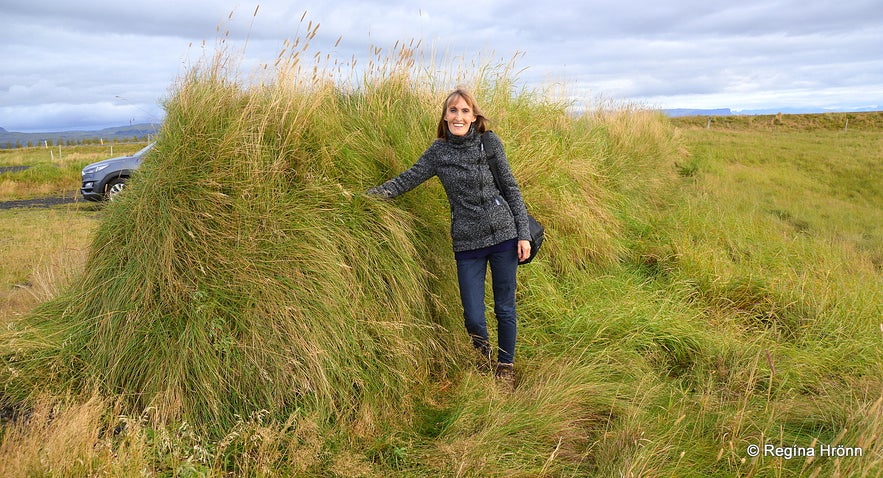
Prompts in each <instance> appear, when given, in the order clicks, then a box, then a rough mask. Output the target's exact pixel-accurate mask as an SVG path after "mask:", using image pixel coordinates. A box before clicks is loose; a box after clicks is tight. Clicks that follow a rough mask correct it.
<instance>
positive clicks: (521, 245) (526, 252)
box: [518, 241, 530, 262]
mask: <svg viewBox="0 0 883 478" xmlns="http://www.w3.org/2000/svg"><path fill="white" fill-rule="evenodd" d="M528 257H530V241H518V262H524V261H526V260H527V258H528Z"/></svg>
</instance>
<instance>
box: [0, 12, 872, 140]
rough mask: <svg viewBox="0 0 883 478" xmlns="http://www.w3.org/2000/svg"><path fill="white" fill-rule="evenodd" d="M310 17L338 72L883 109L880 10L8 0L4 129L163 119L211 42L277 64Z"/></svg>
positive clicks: (643, 101)
mask: <svg viewBox="0 0 883 478" xmlns="http://www.w3.org/2000/svg"><path fill="white" fill-rule="evenodd" d="M258 6H259V8H258V12H257V15H254V12H255V8H256V7H258ZM305 12H306V18H305V19H304V22H303V23H302V22H301V18H302V17H303V16H304V13H305ZM231 13H232V16H231ZM309 21H312V22H313V24H314V25H315V23H317V22H318V23H319V25H320V26H319V30H318V33H317V36H316V37H315V39H314V40H313V41H312V43H311V45H312V46H311V48H312V49H313V50H317V51H321V52H322V53H323V54H325V53H333V54H334V55H335V56H339V57H340V59H341V61H349V60H350V59H351V58H352V57H353V56H354V55H355V57H356V58H363V57H364V58H368V57H370V56H371V54H370V47H371V46H372V45H373V46H379V47H382V48H386V49H387V50H389V49H391V47H392V46H393V45H394V44H395V42H396V41H399V40H401V41H410V40H411V39H420V40H422V45H423V47H424V48H425V49H431V50H432V51H439V52H445V53H446V54H448V55H452V56H458V55H463V56H465V57H468V58H478V57H488V56H491V57H493V58H500V59H503V60H508V59H511V58H513V56H514V55H516V54H517V53H520V54H521V55H522V56H520V57H519V59H518V60H517V68H516V69H517V70H521V69H524V71H523V72H522V73H520V74H519V76H518V78H519V81H520V82H522V83H523V84H524V85H525V86H527V87H534V86H537V85H543V84H546V85H548V84H559V83H560V84H563V85H565V87H566V89H567V91H568V92H570V94H572V95H574V96H575V98H576V99H577V101H583V100H584V101H585V102H586V104H588V105H591V104H596V103H597V102H598V101H613V102H626V103H630V104H638V105H643V106H647V107H654V108H705V109H710V108H731V109H732V110H734V111H749V110H757V109H771V110H779V111H789V110H790V109H792V108H796V109H827V110H834V111H853V110H868V109H870V110H880V109H883V55H881V54H880V51H881V50H880V48H881V45H883V8H881V7H880V5H879V0H843V1H841V2H834V1H831V0H742V1H741V2H729V1H715V0H669V1H658V0H652V1H651V0H618V1H605V2H601V1H585V0H546V1H542V2H541V1H536V0H534V1H526V0H487V1H485V0H469V1H461V2H440V1H438V0H434V1H424V0H407V1H403V0H384V1H375V0H336V1H333V2H332V1H318V0H306V1H292V0H268V1H256V2H250V3H242V2H234V1H227V0H154V1H151V2H145V1H141V0H130V1H128V2H121V1H118V0H117V1H107V0H78V1H76V2H72V1H70V0H3V4H2V7H0V25H2V28H0V57H2V58H3V66H2V67H0V127H2V128H5V129H6V130H8V131H21V132H35V131H62V130H69V129H95V128H101V127H107V126H119V125H125V124H129V123H141V122H158V121H161V120H162V116H163V111H162V106H161V104H162V101H163V99H164V98H165V97H167V96H168V94H169V92H170V87H171V86H172V85H173V84H174V83H175V81H176V79H177V78H178V77H179V76H180V75H182V74H183V73H184V72H186V71H187V69H188V68H189V67H191V66H192V65H193V64H194V63H195V62H196V61H197V60H198V59H199V58H200V57H201V56H202V53H203V48H204V47H203V42H205V44H206V47H205V48H207V49H208V50H210V51H213V50H214V45H215V42H216V39H217V38H218V37H219V36H220V35H223V34H224V33H225V32H226V31H229V42H230V43H231V44H233V45H234V46H237V47H242V48H244V49H245V52H246V60H245V62H244V64H246V65H248V64H252V63H254V64H257V63H261V62H269V63H272V62H273V60H274V59H275V58H276V55H277V54H278V53H279V51H280V50H281V49H282V45H283V41H284V40H285V39H288V38H296V37H298V36H299V35H302V34H303V30H304V28H305V26H306V23H307V22H309ZM219 28H220V30H219ZM246 38H247V39H248V40H247V44H246ZM338 38H341V41H340V43H339V44H338V45H337V46H335V42H336V41H337V40H338ZM593 102H594V103H593Z"/></svg>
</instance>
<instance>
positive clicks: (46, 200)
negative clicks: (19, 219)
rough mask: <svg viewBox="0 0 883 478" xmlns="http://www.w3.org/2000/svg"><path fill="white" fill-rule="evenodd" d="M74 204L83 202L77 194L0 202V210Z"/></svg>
mask: <svg viewBox="0 0 883 478" xmlns="http://www.w3.org/2000/svg"><path fill="white" fill-rule="evenodd" d="M75 202H85V201H84V200H83V199H81V198H80V197H79V193H65V194H64V195H63V196H49V197H42V198H34V199H16V200H15V201H0V210H2V209H14V208H19V207H35V208H44V207H52V206H58V205H61V204H71V203H75Z"/></svg>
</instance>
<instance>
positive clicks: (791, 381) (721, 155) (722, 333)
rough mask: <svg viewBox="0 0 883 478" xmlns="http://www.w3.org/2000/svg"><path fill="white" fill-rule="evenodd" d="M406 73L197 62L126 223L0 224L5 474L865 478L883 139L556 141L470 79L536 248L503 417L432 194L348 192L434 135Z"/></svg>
mask: <svg viewBox="0 0 883 478" xmlns="http://www.w3.org/2000/svg"><path fill="white" fill-rule="evenodd" d="M401 53H402V54H401V56H400V57H398V59H393V64H392V66H389V65H388V64H387V65H388V66H387V67H384V68H382V69H380V70H378V71H376V72H373V73H370V74H369V75H368V76H367V77H366V78H365V79H364V81H363V83H362V86H361V87H360V88H359V89H356V90H352V91H350V90H347V89H345V88H340V87H338V86H336V84H335V83H334V78H333V77H332V78H330V79H329V78H328V77H325V76H323V73H320V74H317V73H316V72H315V70H312V69H310V68H306V70H305V71H306V73H304V72H302V71H300V70H298V69H297V67H296V66H295V65H296V64H297V62H291V60H292V59H294V58H295V57H293V58H291V59H289V60H287V61H289V62H290V63H288V65H289V66H288V67H286V66H285V65H284V64H283V66H282V67H281V68H280V69H279V71H278V72H277V73H276V75H277V76H276V78H275V79H272V81H265V82H264V83H262V84H260V85H243V84H240V83H237V82H236V81H231V80H230V79H229V78H228V76H227V74H226V73H225V71H223V69H222V68H221V66H219V65H222V64H223V62H221V63H218V62H215V63H209V64H207V65H203V66H202V68H197V69H195V70H194V72H192V73H191V74H190V75H188V76H187V77H185V78H183V79H182V80H181V81H180V84H179V85H178V87H177V90H176V92H175V94H174V95H173V96H172V98H171V99H170V100H169V102H168V104H167V105H166V107H167V113H168V115H167V119H166V123H165V124H164V127H163V131H162V133H161V134H160V137H159V140H158V144H157V148H156V150H155V152H154V154H153V155H152V156H151V157H150V158H149V159H148V160H147V161H145V163H144V164H143V166H142V174H140V175H139V176H137V177H136V178H135V179H133V181H131V183H130V184H129V186H128V188H127V190H126V193H125V195H124V196H123V197H121V198H120V199H119V200H118V201H115V202H113V203H111V204H108V205H106V206H105V207H100V208H85V207H83V206H82V205H79V204H74V205H68V206H65V207H62V208H54V209H40V210H11V211H3V212H0V230H2V231H3V235H2V236H0V237H2V238H3V239H2V240H3V241H4V247H3V249H2V251H3V252H2V254H3V256H2V257H0V263H2V264H4V266H3V270H2V271H0V279H2V280H3V283H2V284H0V285H2V288H3V289H2V293H3V294H4V295H3V298H4V303H3V312H4V314H5V315H4V319H3V324H2V325H3V327H2V330H3V332H2V333H0V361H2V365H3V366H2V368H0V383H2V384H3V387H2V389H0V390H2V392H0V404H2V406H3V413H4V422H3V428H2V432H0V475H2V476H34V475H52V476H83V475H110V476H132V475H148V476H194V475H195V476H226V475H228V474H229V475H233V476H264V475H275V474H278V475H283V476H288V475H296V476H507V477H508V476H880V475H881V474H883V454H881V447H880V445H879V442H880V437H881V434H883V350H881V347H880V343H881V340H883V321H881V316H883V239H881V237H883V231H881V227H883V212H881V211H883V208H881V207H880V206H881V204H883V177H881V170H883V168H880V164H879V163H880V157H881V154H880V153H881V149H883V136H881V135H880V130H869V131H863V130H860V129H858V128H854V129H853V128H849V129H846V130H845V131H844V130H843V129H833V130H824V129H818V128H806V129H801V128H788V129H787V130H777V129H775V128H768V127H766V126H764V127H762V128H750V127H744V126H739V127H732V128H723V127H718V126H716V127H712V128H706V126H707V124H702V123H700V124H696V123H695V122H694V123H691V122H690V121H688V120H674V121H673V120H669V119H667V118H664V117H662V116H660V115H657V114H654V113H650V112H645V111H639V110H632V109H630V108H622V109H620V110H617V111H612V112H610V111H607V112H597V113H594V114H590V115H587V116H584V117H581V118H576V119H574V118H572V117H571V116H570V115H569V113H568V112H567V109H566V108H565V105H562V104H559V103H556V102H554V101H552V100H548V99H546V98H545V97H543V96H542V95H539V94H534V93H519V94H513V93H512V91H513V87H512V83H511V79H510V77H509V72H508V70H506V68H505V67H495V66H493V65H491V66H489V67H487V68H483V69H481V73H480V74H479V76H478V77H477V78H471V79H469V80H468V84H470V85H473V87H474V89H475V91H476V93H477V95H478V97H479V98H480V101H481V103H482V104H483V106H484V109H485V111H486V112H487V113H488V115H489V116H490V117H491V118H492V119H493V120H494V125H493V127H494V130H495V131H496V132H498V134H499V135H500V136H501V137H502V139H503V141H504V143H505V144H506V146H507V152H508V153H509V157H510V161H511V163H512V165H513V169H514V171H515V175H516V177H517V178H518V179H519V182H520V184H521V186H522V189H523V192H524V195H525V198H526V200H527V203H528V207H529V209H530V210H531V212H532V213H534V215H535V216H537V217H538V218H539V219H540V220H541V221H542V222H543V223H544V224H545V225H546V227H547V234H548V237H547V242H546V244H545V245H544V246H543V250H542V251H541V256H540V258H539V259H538V260H537V261H535V263H533V264H531V265H529V266H525V267H523V268H521V270H520V274H519V281H520V282H519V291H518V303H519V324H520V325H519V344H518V351H517V357H516V364H517V367H518V370H519V378H518V386H517V388H516V390H515V391H514V392H513V393H511V394H510V393H506V392H505V391H503V390H501V389H499V388H498V387H497V386H496V384H495V383H494V380H493V378H492V377H488V376H486V375H483V374H481V373H479V372H478V371H476V370H475V369H474V368H473V356H472V355H471V354H472V351H471V350H470V347H469V345H468V343H467V342H468V340H467V338H466V337H465V332H464V331H463V330H462V316H461V312H460V311H459V301H458V298H457V290H456V279H455V273H454V263H453V259H452V253H451V252H450V242H449V241H450V240H449V239H448V236H447V234H448V232H447V228H448V219H447V217H448V212H447V202H446V200H445V198H444V194H443V192H442V190H441V187H440V185H439V184H438V183H437V181H431V182H429V183H427V184H425V185H423V186H422V187H420V188H418V189H416V190H414V191H412V192H411V193H409V194H407V195H405V196H403V197H402V198H399V199H397V200H395V201H391V202H384V201H379V200H375V199H372V198H368V197H365V196H364V195H363V194H362V191H364V190H366V189H367V188H368V187H370V186H373V185H376V184H379V183H380V182H381V181H383V180H385V179H387V178H389V177H391V175H393V174H396V173H397V172H400V171H402V170H403V169H404V168H406V167H408V166H409V165H410V164H411V163H412V162H413V161H414V160H415V159H416V158H417V157H418V155H419V154H420V152H422V151H423V149H425V148H426V146H427V145H428V144H429V141H430V138H431V132H432V131H433V130H434V123H435V122H436V121H437V119H438V116H437V115H438V113H439V111H438V108H439V106H440V105H439V104H438V103H439V102H440V100H441V98H443V95H444V93H445V91H439V90H435V89H432V88H429V87H427V86H423V85H428V84H434V83H432V82H430V81H428V80H426V79H425V78H422V77H421V76H420V72H421V71H424V70H422V69H421V68H418V67H416V66H415V64H414V63H413V62H412V57H411V56H409V54H408V52H407V51H406V49H404V48H403V49H402V52H401ZM318 57H320V56H317V58H318ZM283 60H284V59H283ZM283 63H285V61H283ZM378 64H384V63H383V62H380V61H379V62H378ZM403 118H406V119H407V120H403ZM790 119H792V118H784V119H783V121H785V120H790ZM853 122H854V121H851V122H850V124H852V123H853ZM73 169H75V168H73ZM76 180H77V179H76V178H73V184H74V185H76ZM46 181H48V182H52V181H54V180H50V179H46ZM59 184H61V183H59ZM60 187H62V188H64V187H68V186H67V183H64V185H62V186H60ZM22 194H25V193H22ZM7 244H8V245H9V246H10V247H6V246H7ZM87 264H88V267H87ZM490 322H491V323H492V322H493V320H492V319H491V321H490ZM491 335H492V336H493V335H494V334H493V333H492V334H491ZM753 446H758V447H760V453H759V455H755V454H754V453H753ZM832 453H833V454H834V455H835V456H823V455H826V454H832ZM810 454H812V455H814V456H807V455H810ZM859 454H860V456H855V455H859Z"/></svg>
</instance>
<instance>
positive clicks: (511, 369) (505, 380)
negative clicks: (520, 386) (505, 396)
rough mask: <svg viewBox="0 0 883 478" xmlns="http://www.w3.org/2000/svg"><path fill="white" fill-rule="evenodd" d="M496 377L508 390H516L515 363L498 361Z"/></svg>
mask: <svg viewBox="0 0 883 478" xmlns="http://www.w3.org/2000/svg"><path fill="white" fill-rule="evenodd" d="M494 377H495V378H496V379H497V382H498V383H499V384H500V385H502V386H503V388H504V389H505V390H506V391H507V392H512V391H514V390H515V365H512V364H511V363H498V364H497V370H496V371H495V372H494Z"/></svg>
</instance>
